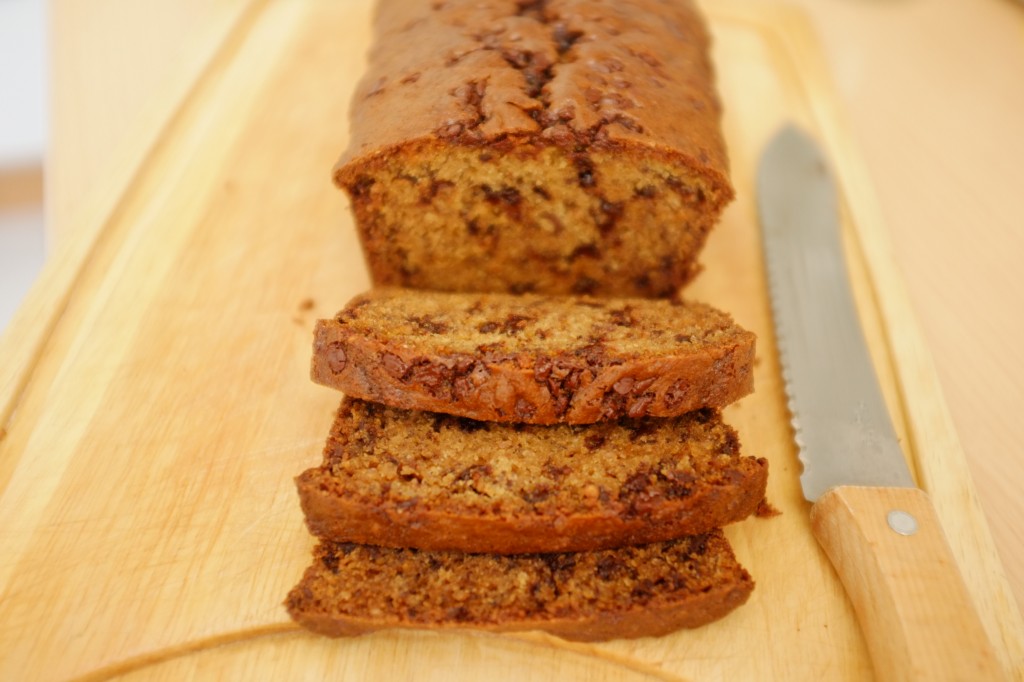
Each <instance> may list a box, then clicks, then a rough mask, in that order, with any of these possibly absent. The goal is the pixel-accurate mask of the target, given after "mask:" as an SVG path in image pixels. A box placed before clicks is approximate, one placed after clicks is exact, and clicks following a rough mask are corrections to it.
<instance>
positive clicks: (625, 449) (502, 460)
mask: <svg viewBox="0 0 1024 682" xmlns="http://www.w3.org/2000/svg"><path fill="white" fill-rule="evenodd" d="M767 478H768V463H767V461H766V460H764V459H757V458H754V457H750V456H743V455H742V454H741V453H740V444H739V439H738V437H737V435H736V432H735V431H734V430H733V429H732V428H730V427H729V426H728V425H726V424H725V423H723V422H722V420H721V417H720V415H719V414H718V412H717V411H715V410H711V409H705V410H698V411H696V412H693V413H689V414H687V415H684V416H681V417H672V418H667V419H656V418H650V417H647V418H643V419H624V420H621V421H618V422H601V423H598V424H591V425H585V426H571V425H565V424H559V425H554V426H536V425H522V424H499V423H494V422H479V421H472V420H469V419H465V418H462V417H453V416H451V415H444V414H437V413H430V412H421V411H414V410H402V409H399V408H392V407H387V406H383V405H380V404H377V403H369V402H364V401H361V400H355V399H352V398H345V399H344V400H343V401H342V404H341V406H340V408H339V409H338V413H337V417H336V419H335V422H334V425H333V427H332V429H331V434H330V436H329V438H328V440H327V444H326V446H325V448H324V460H323V464H322V465H321V466H320V467H318V468H313V469H309V470H308V471H306V472H304V473H303V474H302V475H300V476H299V477H298V479H297V480H296V483H297V485H298V490H299V496H300V499H301V503H302V509H303V511H304V512H305V515H306V521H307V524H308V526H309V529H310V531H311V532H312V533H313V534H314V535H316V536H319V537H321V538H324V539H328V540H334V541H343V542H358V543H368V544H374V545H386V546H391V547H415V548H419V549H430V550H449V549H454V550H462V551H467V552H496V553H502V554H516V553H525V552H561V551H579V550H593V549H605V548H612V547H621V546H623V545H628V544H641V543H650V542H657V541H662V540H669V539H672V538H677V537H680V536H683V535H693V534H697V533H702V532H706V531H709V530H711V529H713V528H718V527H721V526H723V525H726V524H729V523H732V522H735V521H739V520H740V519H743V518H746V517H747V516H749V515H750V514H752V513H754V512H755V511H756V510H757V507H758V504H759V503H760V502H761V500H763V499H764V495H765V486H766V482H767Z"/></svg>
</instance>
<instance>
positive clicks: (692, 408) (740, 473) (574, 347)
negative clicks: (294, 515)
mask: <svg viewBox="0 0 1024 682" xmlns="http://www.w3.org/2000/svg"><path fill="white" fill-rule="evenodd" d="M753 357H754V338H753V335H752V334H751V333H749V332H746V331H744V330H742V329H740V328H739V327H738V326H736V325H735V324H734V323H733V322H732V320H731V319H730V318H729V317H728V316H727V315H725V314H723V313H721V312H718V311H716V310H714V309H712V308H709V307H707V306H704V305H700V304H696V303H682V302H680V301H674V300H649V299H613V298H600V299H599V298H590V297H561V296H560V297H547V296H539V295H513V294H457V293H436V292H427V291H414V290H404V289H386V288H385V289H376V290H373V291H371V292H369V293H367V294H364V295H362V296H359V297H357V298H356V299H354V300H353V301H351V302H350V303H349V305H348V306H346V308H345V309H344V310H343V311H342V312H340V313H339V314H338V315H337V316H336V317H335V318H334V319H332V320H321V321H320V322H319V323H318V325H317V329H316V335H315V350H314V358H313V377H314V379H315V380H316V381H317V382H319V383H322V384H325V385H328V386H331V387H333V388H337V389H340V390H341V391H343V392H345V394H346V397H345V398H344V399H343V401H342V403H341V406H340V408H339V410H338V412H337V416H336V419H335V422H334V425H333V427H332V430H331V433H330V436H329V438H328V441H327V445H326V447H325V449H324V459H323V462H322V464H321V466H319V467H316V468H312V469H310V470H308V471H306V472H304V473H303V474H302V475H301V476H299V477H298V478H297V484H298V488H299V494H300V499H301V503H302V508H303V511H304V513H305V515H306V520H307V524H308V527H309V529H310V530H311V532H312V533H313V534H314V535H316V536H317V537H318V538H320V539H321V545H320V546H319V547H318V548H317V550H316V553H315V560H314V563H313V565H312V566H311V567H310V568H309V569H308V570H307V572H306V574H305V576H304V577H303V579H302V581H301V582H300V583H299V585H297V586H296V587H295V589H293V591H292V592H291V594H290V595H289V598H288V601H287V606H288V609H289V611H290V613H291V615H292V617H293V618H294V619H295V620H296V621H298V622H299V623H300V624H302V625H304V626H306V627H308V628H310V629H312V630H314V631H317V632H321V633H324V634H329V635H342V634H354V633H359V632H364V631H367V630H375V629H381V628H387V627H464V628H474V629H486V630H520V629H545V630H548V631H551V632H554V633H557V634H559V635H562V636H565V637H569V638H574V639H607V638H611V637H625V636H643V635H657V634H663V633H665V632H669V631H672V630H675V629H678V628H680V627H692V626H696V625H700V624H703V623H706V622H709V621H711V620H714V619H716V618H718V617H721V616H723V615H724V614H726V613H728V612H729V611H730V610H732V609H733V608H735V607H736V606H738V605H739V604H741V603H743V602H744V601H746V599H747V598H748V596H749V594H750V592H751V590H752V589H753V581H752V580H751V578H750V576H749V575H748V574H747V572H746V571H745V570H744V569H743V568H742V567H741V566H740V565H739V564H738V562H737V561H736V559H735V557H734V555H733V553H732V550H731V548H730V547H729V545H728V543H727V541H726V540H725V537H724V536H723V535H722V533H721V531H720V528H721V527H722V526H723V525H726V524H729V523H733V522H736V521H739V520H741V519H743V518H745V517H747V516H749V515H750V514H752V513H754V512H755V510H756V509H757V507H758V505H759V503H760V502H761V501H762V500H763V498H764V492H765V486H766V480H767V462H766V461H765V460H763V459H756V458H754V457H749V456H744V455H742V454H741V452H740V447H739V441H738V438H737V436H736V433H735V432H734V431H733V430H732V429H731V428H730V427H729V426H727V425H726V424H725V423H724V422H723V421H722V420H721V416H720V413H719V409H720V408H722V407H724V406H725V405H727V404H729V403H731V402H733V401H734V400H736V399H738V398H740V397H742V396H743V395H745V394H747V393H748V392H749V391H750V390H751V389H752V381H751V370H752V363H753Z"/></svg>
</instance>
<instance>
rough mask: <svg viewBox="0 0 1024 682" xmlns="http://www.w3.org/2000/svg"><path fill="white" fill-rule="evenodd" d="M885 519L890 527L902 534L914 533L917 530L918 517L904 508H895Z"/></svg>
mask: <svg viewBox="0 0 1024 682" xmlns="http://www.w3.org/2000/svg"><path fill="white" fill-rule="evenodd" d="M885 520H886V521H887V522H888V523H889V527H890V528H892V529H893V530H894V531H896V532H897V533H899V534H900V535H913V534H914V533H916V532H917V519H915V518H914V515H913V514H911V513H909V512H905V511H903V510H902V509H893V510H892V511H891V512H889V513H888V514H886V516H885Z"/></svg>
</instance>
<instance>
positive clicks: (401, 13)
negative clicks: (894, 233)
mask: <svg viewBox="0 0 1024 682" xmlns="http://www.w3.org/2000/svg"><path fill="white" fill-rule="evenodd" d="M708 45H709V38H708V34H707V31H706V29H705V26H704V24H703V21H702V19H701V17H700V15H699V13H698V12H697V10H696V9H695V7H694V6H693V5H692V3H691V2H689V1H686V0H628V1H623V0H616V1H615V2H610V1H609V2H600V1H594V0H588V1H582V0H533V1H524V0H519V1H516V0H490V1H482V2H463V3H459V2H445V1H442V0H382V1H381V2H380V3H379V5H378V11H377V18H376V40H375V42H374V48H373V50H372V51H371V53H370V59H369V67H368V71H367V73H366V74H365V76H364V78H363V80H362V81H361V83H360V85H359V87H358V89H357V92H356V94H355V97H354V100H353V106H352V128H351V131H352V137H351V141H350V145H349V147H348V149H347V150H346V151H345V153H344V154H343V156H342V158H341V159H340V160H339V162H338V165H337V166H336V169H335V171H336V174H337V176H338V178H339V180H341V179H342V176H343V175H344V174H345V167H346V164H348V163H350V162H352V161H354V160H357V159H362V158H365V157H367V156H372V155H375V154H378V153H387V152H388V150H390V149H393V148H395V147H396V146H398V145H401V144H408V143H410V142H412V141H420V142H425V141H446V142H454V143H460V144H468V145H486V144H492V143H496V142H500V141H502V140H506V139H508V138H516V139H517V140H519V141H523V140H526V141H528V142H532V143H539V144H555V145H558V146H562V147H568V148H579V147H581V146H586V147H612V148H614V147H618V146H642V147H647V148H650V149H656V150H658V151H660V152H663V153H665V152H667V153H671V154H672V155H679V156H682V157H684V158H686V159H687V160H688V162H689V163H690V164H693V165H695V166H697V167H701V168H704V169H705V172H707V173H708V174H709V175H711V176H718V177H720V178H724V177H725V176H726V173H727V160H726V154H725V149H724V144H723V141H722V138H721V133H720V130H719V117H720V104H719V102H718V100H717V98H716V95H715V91H714V86H713V77H714V76H713V72H712V67H711V64H710V62H709V59H708Z"/></svg>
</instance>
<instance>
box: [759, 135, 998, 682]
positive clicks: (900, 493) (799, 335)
mask: <svg viewBox="0 0 1024 682" xmlns="http://www.w3.org/2000/svg"><path fill="white" fill-rule="evenodd" d="M757 200H758V209H759V212H760V218H761V226H762V238H763V243H764V256H765V262H766V265H767V270H768V281H769V292H770V296H771V303H772V317H773V319H774V323H775V331H776V340H777V344H778V347H779V354H780V360H781V364H782V370H783V379H784V383H785V389H786V395H787V398H788V400H789V402H788V406H789V411H790V413H791V416H792V419H793V428H794V433H795V439H796V444H797V447H798V450H799V455H800V460H801V462H802V463H803V473H802V474H801V477H800V482H801V485H802V487H803V492H804V496H805V497H806V498H807V499H808V501H810V502H812V503H813V505H812V507H811V527H812V530H813V533H814V535H815V537H816V538H817V540H818V542H819V544H820V545H821V546H822V548H823V549H824V550H825V553H826V554H827V555H828V557H829V560H830V561H831V562H832V564H833V566H834V567H835V569H836V572H837V573H838V575H839V578H840V580H841V581H842V583H843V586H844V587H845V589H846V591H847V594H848V595H849V596H850V599H851V602H852V603H853V607H854V611H855V612H856V614H857V619H858V621H859V623H860V626H861V630H862V632H863V633H864V637H865V641H866V642H867V645H868V650H869V653H870V655H871V660H872V665H873V667H874V670H875V674H876V676H877V677H878V679H881V680H992V679H1003V673H1002V671H1001V669H1000V667H999V664H998V662H997V659H996V657H995V653H994V651H993V649H992V645H991V643H990V642H989V639H988V637H987V635H986V633H985V630H984V627H983V626H982V624H981V621H980V620H979V618H978V615H977V611H976V610H975V608H974V606H973V604H972V603H971V598H970V595H969V593H968V592H967V588H966V586H965V584H964V580H963V577H962V576H961V574H960V572H959V569H958V567H957V564H956V561H955V559H954V557H953V555H952V553H951V551H950V549H949V545H948V543H947V541H946V537H945V534H944V533H943V531H942V527H941V526H940V524H939V519H938V516H937V515H936V513H935V509H934V507H933V506H932V503H931V501H930V499H929V497H928V495H927V494H926V493H925V492H924V491H923V490H921V489H920V488H918V487H916V485H915V483H914V479H913V477H912V476H911V473H910V470H909V468H908V466H907V463H906V459H905V458H904V455H903V452H902V450H901V448H900V444H899V441H898V439H897V437H896V433H895V430H894V428H893V426H892V422H891V420H890V418H889V413H888V411H887V409H886V405H885V401H884V400H883V397H882V392H881V390H880V388H879V385H878V381H877V379H876V376H875V372H874V368H873V366H872V362H871V357H870V355H869V353H868V350H867V345H866V343H865V341H864V335H863V332H862V331H861V326H860V322H859V318H858V315H857V310H856V307H855V304H854V300H853V294H852V292H851V290H850V286H849V277H848V274H847V269H846V261H845V256H844V253H843V245H842V238H841V233H840V218H839V210H838V197H837V191H836V188H835V185H834V183H833V180H832V177H831V175H830V171H829V168H828V164H827V163H826V160H825V157H824V155H823V154H822V152H821V151H820V150H819V148H818V146H817V144H816V143H815V141H814V140H813V139H812V138H811V137H809V136H808V135H807V134H806V133H804V132H802V131H801V130H800V129H798V128H796V127H794V126H787V127H785V128H783V129H782V130H781V131H780V132H779V133H778V134H777V135H776V136H775V137H774V138H773V139H772V140H771V142H770V143H769V145H768V147H767V148H766V150H765V152H764V154H763V156H762V157H761V161H760V165H759V167H758V171H757Z"/></svg>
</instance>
